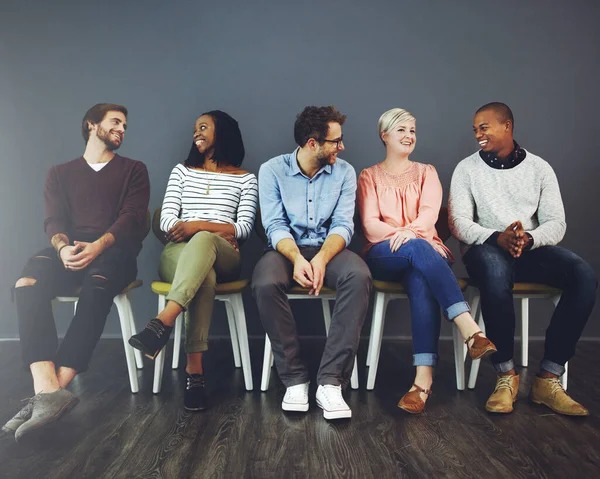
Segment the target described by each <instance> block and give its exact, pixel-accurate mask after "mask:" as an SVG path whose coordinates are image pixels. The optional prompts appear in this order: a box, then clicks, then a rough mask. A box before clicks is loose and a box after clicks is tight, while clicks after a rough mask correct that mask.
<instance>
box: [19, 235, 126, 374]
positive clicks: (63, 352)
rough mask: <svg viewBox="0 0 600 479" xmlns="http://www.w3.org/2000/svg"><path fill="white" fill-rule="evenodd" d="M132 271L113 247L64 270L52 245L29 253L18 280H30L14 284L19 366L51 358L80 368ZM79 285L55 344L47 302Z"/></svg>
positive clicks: (123, 255)
mask: <svg viewBox="0 0 600 479" xmlns="http://www.w3.org/2000/svg"><path fill="white" fill-rule="evenodd" d="M136 274H137V266H136V259H135V256H133V255H131V254H130V253H128V252H125V251H124V250H122V249H120V248H118V247H117V246H113V247H111V248H108V249H107V250H105V251H104V252H103V253H102V254H100V255H99V256H98V257H97V258H96V259H94V261H92V262H91V263H90V264H89V265H88V266H87V268H85V269H83V270H81V271H67V270H65V268H64V266H63V264H62V261H61V260H60V259H59V258H58V256H57V254H56V251H54V248H46V249H44V250H42V251H40V252H39V253H37V254H36V255H35V256H33V257H32V258H31V259H30V260H29V261H28V262H27V264H26V265H25V268H24V269H23V273H22V274H21V276H20V278H33V279H35V280H36V282H35V284H34V285H32V286H22V287H17V288H14V297H15V302H16V306H17V316H18V318H19V336H20V338H21V350H22V356H23V361H24V363H25V366H26V367H29V365H30V364H31V363H34V362H38V361H53V362H54V364H55V365H56V367H57V368H58V367H60V366H66V367H69V368H73V369H75V370H76V371H77V372H78V373H80V372H83V371H85V370H86V369H87V368H88V364H89V361H90V358H91V356H92V352H93V351H94V348H95V347H96V344H97V343H98V340H99V339H100V335H101V334H102V331H103V330H104V325H105V323H106V318H107V316H108V313H109V312H110V308H111V306H112V301H113V298H114V297H115V296H116V295H117V294H119V293H120V292H121V291H122V290H123V289H124V288H125V287H126V286H127V285H128V284H129V283H131V282H132V281H134V280H135V277H136ZM79 287H81V291H80V292H79V301H78V303H77V311H76V312H75V316H74V317H73V320H72V321H71V324H70V325H69V328H68V330H67V333H66V335H65V337H64V339H63V340H62V342H61V343H60V346H59V345H58V336H57V333H56V325H55V323H54V316H53V314H52V304H51V301H52V299H54V298H55V297H57V296H74V295H75V293H76V291H77V289H78V288H79Z"/></svg>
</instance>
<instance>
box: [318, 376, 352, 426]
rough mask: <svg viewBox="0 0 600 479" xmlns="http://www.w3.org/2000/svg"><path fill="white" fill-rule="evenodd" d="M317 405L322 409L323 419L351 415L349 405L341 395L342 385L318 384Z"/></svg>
mask: <svg viewBox="0 0 600 479" xmlns="http://www.w3.org/2000/svg"><path fill="white" fill-rule="evenodd" d="M317 406H319V407H320V408H321V409H323V417H324V418H325V419H342V418H348V417H352V411H351V410H350V406H348V404H346V401H344V398H343V397H342V386H334V385H333V384H326V385H324V386H323V385H319V387H318V388H317Z"/></svg>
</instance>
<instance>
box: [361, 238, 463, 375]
mask: <svg viewBox="0 0 600 479" xmlns="http://www.w3.org/2000/svg"><path fill="white" fill-rule="evenodd" d="M367 265H368V266H369V268H370V269H371V273H372V274H373V277H374V278H376V279H379V280H383V281H401V282H402V284H403V285H404V288H405V289H406V293H407V295H408V299H409V301H410V315H411V325H412V337H413V350H414V362H413V365H414V366H435V365H436V363H437V359H438V354H437V351H438V340H439V337H440V323H441V320H440V306H441V307H442V310H443V311H444V315H445V316H446V318H447V319H448V320H450V321H452V320H453V319H454V318H456V317H457V316H458V315H459V314H462V313H465V312H467V311H469V310H470V308H469V305H468V304H467V302H466V301H465V298H464V297H463V294H462V291H461V290H460V287H459V286H458V282H457V281H456V277H455V276H454V273H453V272H452V270H451V269H450V265H449V261H448V260H447V259H446V258H444V257H443V256H442V255H440V253H438V252H437V251H436V250H435V249H434V248H433V246H431V245H430V244H429V243H428V242H427V241H425V240H424V239H420V238H417V239H412V240H409V241H408V242H406V243H405V244H403V245H402V246H401V247H400V248H399V249H398V250H397V251H396V252H394V253H392V251H391V249H390V242H389V240H387V241H382V242H381V243H378V244H376V245H375V246H373V247H372V248H371V249H370V250H369V252H368V253H367Z"/></svg>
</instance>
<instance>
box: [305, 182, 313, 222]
mask: <svg viewBox="0 0 600 479" xmlns="http://www.w3.org/2000/svg"><path fill="white" fill-rule="evenodd" d="M307 196H308V221H307V222H306V223H307V225H308V228H309V229H311V230H312V229H314V218H315V201H314V198H315V185H314V183H313V180H310V181H309V182H308V195H307Z"/></svg>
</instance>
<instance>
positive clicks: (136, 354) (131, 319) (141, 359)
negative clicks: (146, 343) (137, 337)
mask: <svg viewBox="0 0 600 479" xmlns="http://www.w3.org/2000/svg"><path fill="white" fill-rule="evenodd" d="M127 306H128V310H129V330H130V332H131V334H135V333H136V332H137V330H136V327H135V318H134V316H133V309H132V308H131V301H129V302H128V304H127ZM133 355H134V357H135V364H136V366H137V368H138V369H144V357H143V356H142V352H141V351H140V350H139V349H136V348H133Z"/></svg>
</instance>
